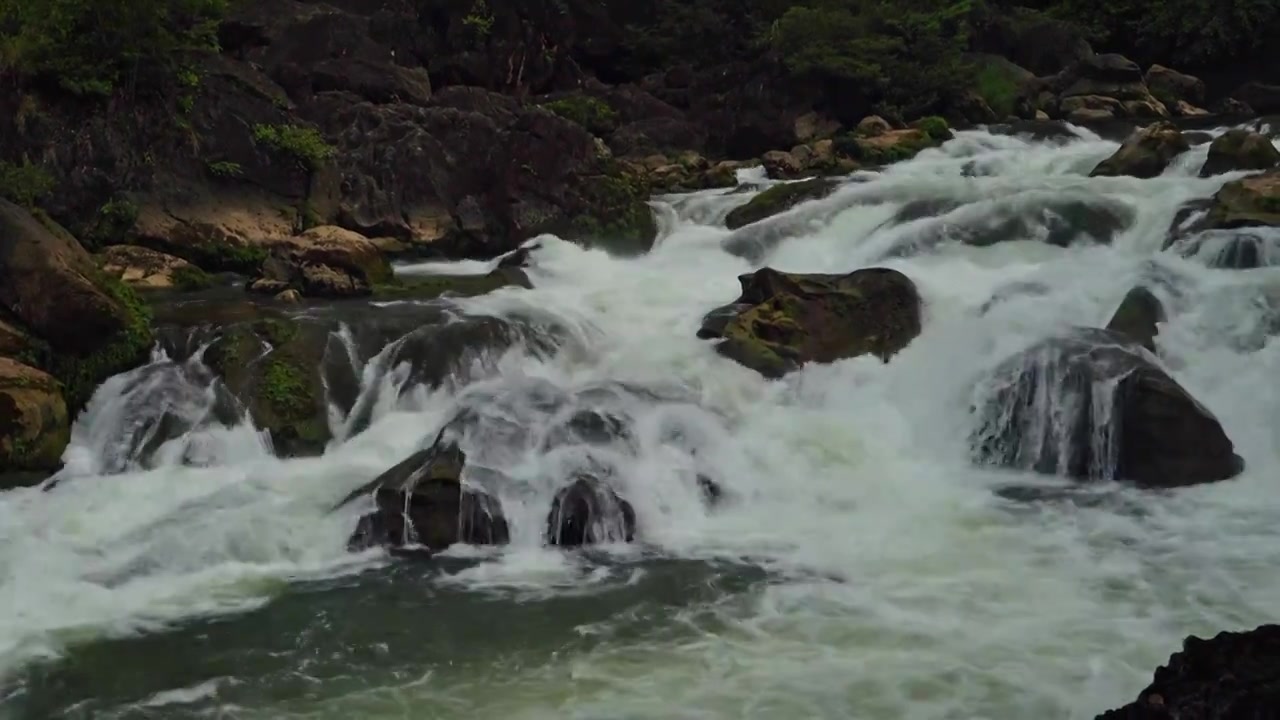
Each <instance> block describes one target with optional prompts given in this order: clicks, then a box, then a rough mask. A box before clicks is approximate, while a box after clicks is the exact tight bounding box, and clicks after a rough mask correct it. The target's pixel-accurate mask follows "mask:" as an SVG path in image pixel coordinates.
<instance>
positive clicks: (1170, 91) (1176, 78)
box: [1143, 65, 1205, 108]
mask: <svg viewBox="0 0 1280 720" xmlns="http://www.w3.org/2000/svg"><path fill="white" fill-rule="evenodd" d="M1143 81H1144V82H1146V84H1147V87H1148V88H1150V90H1151V94H1152V95H1154V96H1155V97H1156V99H1157V100H1159V101H1160V102H1162V103H1164V104H1165V105H1167V106H1169V107H1171V108H1172V107H1174V106H1175V105H1177V104H1178V103H1182V102H1185V103H1188V104H1190V105H1201V104H1203V103H1204V93H1205V86H1204V81H1203V80H1201V79H1200V78H1198V77H1194V76H1192V75H1186V74H1184V73H1180V72H1178V71H1177V70H1172V69H1170V68H1167V67H1165V66H1163V65H1152V66H1151V67H1150V68H1148V69H1147V74H1146V75H1145V76H1144V77H1143Z"/></svg>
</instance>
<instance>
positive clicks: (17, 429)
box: [0, 358, 71, 471]
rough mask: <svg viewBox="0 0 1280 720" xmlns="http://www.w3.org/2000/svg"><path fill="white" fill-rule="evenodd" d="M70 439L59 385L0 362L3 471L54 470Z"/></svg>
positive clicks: (32, 370)
mask: <svg viewBox="0 0 1280 720" xmlns="http://www.w3.org/2000/svg"><path fill="white" fill-rule="evenodd" d="M70 438H71V421H70V416H69V414H68V413H67V405H66V402H65V400H64V399H63V397H62V393H61V388H60V387H59V386H58V383H57V381H56V380H54V378H52V377H50V376H49V375H47V374H46V373H44V372H41V371H40V370H37V369H35V368H32V367H29V366H27V365H24V364H22V363H20V362H18V361H16V360H11V359H9V358H0V468H3V469H4V470H6V471H14V470H19V471H48V470H54V469H56V468H57V467H58V465H59V464H60V462H61V458H62V453H63V451H64V450H65V449H66V447H67V443H68V442H69V441H70Z"/></svg>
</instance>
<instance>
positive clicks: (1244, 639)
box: [1097, 625, 1280, 720]
mask: <svg viewBox="0 0 1280 720" xmlns="http://www.w3.org/2000/svg"><path fill="white" fill-rule="evenodd" d="M1277 707H1280V625H1262V626H1260V627H1258V628H1255V629H1253V630H1250V631H1248V632H1222V633H1218V634H1217V635H1216V636H1214V637H1213V638H1210V639H1208V640H1205V639H1203V638H1199V637H1195V636H1191V637H1188V638H1187V639H1186V640H1185V641H1184V642H1183V644H1182V650H1181V651H1180V652H1176V653H1174V654H1173V655H1172V656H1171V657H1170V658H1169V662H1168V664H1166V665H1164V666H1163V667H1160V668H1159V669H1157V670H1156V672H1155V677H1154V678H1153V679H1152V682H1151V684H1150V685H1148V686H1147V687H1146V688H1144V689H1143V690H1142V692H1140V693H1138V698H1137V699H1136V700H1134V701H1133V702H1131V703H1129V704H1128V705H1125V706H1124V707H1122V708H1118V709H1116V710H1110V711H1107V712H1105V713H1103V714H1101V715H1099V716H1098V717H1097V720H1252V719H1254V718H1259V719H1260V718H1270V717H1274V716H1275V711H1276V708H1277Z"/></svg>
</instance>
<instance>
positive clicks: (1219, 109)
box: [1213, 98, 1257, 118]
mask: <svg viewBox="0 0 1280 720" xmlns="http://www.w3.org/2000/svg"><path fill="white" fill-rule="evenodd" d="M1213 110H1214V112H1215V113H1216V114H1218V115H1221V116H1223V117H1224V118H1251V117H1254V116H1256V115H1257V113H1256V112H1254V109H1253V108H1252V107H1250V106H1249V105H1248V103H1245V102H1244V101H1242V100H1237V99H1236V98H1223V99H1221V100H1219V101H1218V102H1216V103H1214V105H1213Z"/></svg>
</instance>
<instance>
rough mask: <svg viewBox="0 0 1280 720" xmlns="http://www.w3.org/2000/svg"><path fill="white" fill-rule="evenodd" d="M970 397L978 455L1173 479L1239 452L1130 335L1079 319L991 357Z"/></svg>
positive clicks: (1226, 466)
mask: <svg viewBox="0 0 1280 720" xmlns="http://www.w3.org/2000/svg"><path fill="white" fill-rule="evenodd" d="M983 392H984V393H986V395H985V397H983V398H981V399H980V400H979V401H978V405H977V407H975V413H976V415H977V426H976V427H975V429H974V433H973V437H972V442H973V448H974V453H975V458H976V459H977V460H978V461H979V462H982V463H986V464H992V465H999V466H1004V467H1013V468H1019V469H1023V470H1033V471H1035V472H1039V473H1044V474H1051V475H1062V476H1066V477H1071V478H1075V479H1079V480H1089V481H1096V480H1119V481H1122V482H1129V483H1132V484H1134V485H1137V486H1139V487H1147V488H1175V487H1182V486H1187V485H1195V484H1200V483H1209V482H1215V481H1220V480H1227V479H1229V478H1233V477H1235V476H1236V475H1238V474H1239V473H1240V472H1241V471H1242V470H1243V467H1244V461H1243V460H1242V459H1241V458H1240V457H1239V456H1238V455H1236V454H1235V452H1234V448H1233V445H1232V442H1231V440H1230V439H1229V438H1228V437H1227V435H1226V433H1225V432H1224V431H1223V429H1222V426H1221V425H1220V424H1219V422H1218V420H1217V419H1216V418H1215V417H1214V416H1213V415H1212V414H1211V413H1210V412H1209V411H1208V410H1207V409H1205V408H1204V407H1203V406H1202V405H1201V404H1200V403H1198V402H1197V401H1196V400H1195V398H1193V397H1191V395H1190V394H1188V393H1187V391H1186V390H1184V389H1183V388H1182V387H1181V386H1180V385H1178V383H1177V382H1176V381H1174V380H1173V378H1171V377H1169V375H1168V374H1167V373H1165V372H1164V370H1162V369H1161V368H1160V367H1159V366H1158V365H1157V364H1156V362H1155V361H1154V360H1153V359H1152V357H1151V355H1150V354H1148V353H1147V352H1146V351H1144V350H1143V349H1142V348H1141V347H1140V346H1138V345H1137V344H1136V343H1134V342H1132V341H1131V340H1130V339H1129V338H1127V337H1125V336H1122V335H1119V334H1117V333H1113V332H1110V331H1107V330H1096V329H1079V330H1077V331H1075V332H1073V333H1071V334H1067V335H1063V336H1060V337H1054V338H1050V339H1049V340H1046V341H1043V342H1041V343H1038V344H1036V345H1034V346H1032V347H1031V348H1029V349H1028V350H1026V351H1024V352H1022V353H1019V354H1018V355H1016V356H1014V357H1013V358H1011V359H1010V360H1008V361H1006V362H1005V363H1003V364H1002V365H1000V366H999V367H998V368H997V369H996V370H995V371H994V373H993V374H992V376H991V379H990V381H989V382H988V383H987V384H986V385H985V386H984V388H983Z"/></svg>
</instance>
